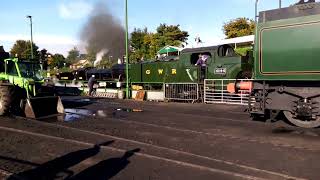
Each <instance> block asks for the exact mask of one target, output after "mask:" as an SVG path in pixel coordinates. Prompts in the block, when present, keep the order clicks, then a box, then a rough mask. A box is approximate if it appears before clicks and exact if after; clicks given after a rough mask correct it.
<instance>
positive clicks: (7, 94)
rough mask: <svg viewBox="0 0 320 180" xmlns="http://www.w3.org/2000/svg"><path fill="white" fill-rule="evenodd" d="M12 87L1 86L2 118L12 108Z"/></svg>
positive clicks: (0, 107)
mask: <svg viewBox="0 0 320 180" xmlns="http://www.w3.org/2000/svg"><path fill="white" fill-rule="evenodd" d="M11 95H12V92H11V86H0V116H2V115H5V114H7V113H8V112H9V110H10V106H11V99H12V97H11Z"/></svg>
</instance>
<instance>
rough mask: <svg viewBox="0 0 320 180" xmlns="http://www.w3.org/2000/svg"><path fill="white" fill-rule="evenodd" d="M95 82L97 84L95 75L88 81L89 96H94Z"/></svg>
mask: <svg viewBox="0 0 320 180" xmlns="http://www.w3.org/2000/svg"><path fill="white" fill-rule="evenodd" d="M95 82H96V79H95V75H92V76H91V77H90V78H89V81H88V87H89V96H92V91H93V86H94V83H95Z"/></svg>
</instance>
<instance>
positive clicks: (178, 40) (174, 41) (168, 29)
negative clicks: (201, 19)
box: [155, 24, 189, 48]
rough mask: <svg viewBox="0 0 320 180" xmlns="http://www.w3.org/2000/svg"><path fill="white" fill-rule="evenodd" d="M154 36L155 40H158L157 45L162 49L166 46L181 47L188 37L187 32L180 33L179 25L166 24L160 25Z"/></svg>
mask: <svg viewBox="0 0 320 180" xmlns="http://www.w3.org/2000/svg"><path fill="white" fill-rule="evenodd" d="M155 35H156V37H155V38H158V43H159V45H160V46H162V47H164V46H166V45H171V46H181V45H182V43H184V42H186V41H187V40H188V37H189V34H188V32H187V31H181V29H180V25H166V24H160V26H159V27H158V28H157V33H156V34H155ZM162 47H161V48H162Z"/></svg>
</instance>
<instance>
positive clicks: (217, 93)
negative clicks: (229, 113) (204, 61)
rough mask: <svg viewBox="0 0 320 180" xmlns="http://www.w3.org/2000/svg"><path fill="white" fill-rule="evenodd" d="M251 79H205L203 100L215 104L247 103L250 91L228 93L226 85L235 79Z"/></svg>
mask: <svg viewBox="0 0 320 180" xmlns="http://www.w3.org/2000/svg"><path fill="white" fill-rule="evenodd" d="M250 80H251V79H237V80H236V79H205V80H204V102H205V103H212V104H214V103H216V104H237V105H248V102H249V98H250V92H249V91H248V90H241V91H239V92H238V93H237V94H234V93H229V92H228V91H227V86H228V84H229V83H235V82H236V81H238V82H239V81H250Z"/></svg>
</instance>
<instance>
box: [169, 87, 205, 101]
mask: <svg viewBox="0 0 320 180" xmlns="http://www.w3.org/2000/svg"><path fill="white" fill-rule="evenodd" d="M199 92H200V91H199V84H197V83H165V84H164V94H165V100H177V101H193V102H194V101H197V100H199Z"/></svg>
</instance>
